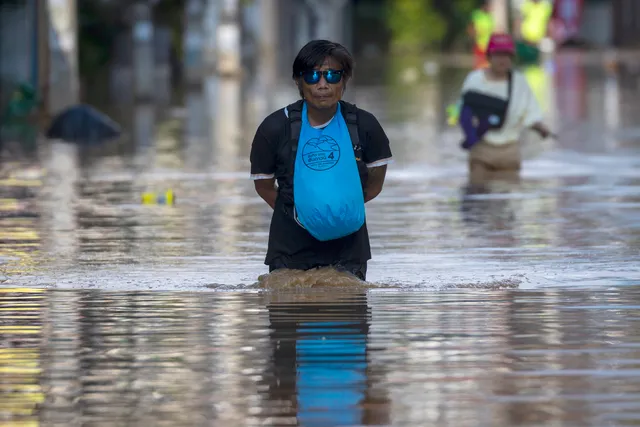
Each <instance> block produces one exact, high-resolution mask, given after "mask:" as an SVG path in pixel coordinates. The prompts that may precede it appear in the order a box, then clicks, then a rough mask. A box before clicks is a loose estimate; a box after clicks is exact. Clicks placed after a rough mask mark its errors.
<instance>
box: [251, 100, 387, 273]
mask: <svg viewBox="0 0 640 427" xmlns="http://www.w3.org/2000/svg"><path fill="white" fill-rule="evenodd" d="M287 114H288V113H287V111H286V109H280V110H278V111H276V112H274V113H272V114H271V115H269V116H268V117H267V118H266V119H264V121H263V122H262V123H261V124H260V126H259V127H258V130H257V131H256V135H255V137H254V139H253V143H252V146H251V177H252V178H253V179H270V178H274V177H275V178H276V180H277V182H278V197H277V199H276V205H275V209H274V212H273V216H272V218H271V227H270V230H269V247H268V249H267V256H266V259H265V264H267V265H270V264H273V263H275V262H277V263H278V264H281V265H282V264H283V265H287V266H288V267H289V268H299V269H306V268H310V267H312V266H316V265H332V264H336V263H340V262H342V263H345V262H356V263H364V262H366V261H368V260H369V259H371V249H370V247H369V233H368V232H367V225H366V223H365V224H364V225H363V226H362V228H360V230H358V231H357V232H355V233H353V234H351V235H349V236H346V237H343V238H340V239H336V240H330V241H326V242H321V241H319V240H316V239H315V238H314V237H313V236H312V235H311V234H309V232H307V231H306V230H305V229H304V228H302V227H301V226H300V225H298V223H297V222H296V220H295V219H294V216H293V203H292V200H289V197H283V196H282V193H287V194H292V193H293V191H292V184H291V183H292V178H291V177H289V176H288V175H287V173H288V170H289V166H290V164H291V160H292V159H291V143H290V139H289V119H288V117H287ZM357 118H358V136H359V138H360V144H361V145H362V150H363V159H362V160H363V161H364V162H365V163H366V164H367V167H368V168H373V167H377V166H382V165H386V164H387V163H388V162H389V161H390V160H391V148H390V147H389V139H388V138H387V136H386V134H385V133H384V130H383V129H382V126H380V123H378V120H377V119H376V118H375V117H374V116H373V114H371V113H369V112H367V111H365V110H362V109H358V112H357ZM332 120H335V119H332ZM327 124H328V123H327ZM283 190H284V191H283Z"/></svg>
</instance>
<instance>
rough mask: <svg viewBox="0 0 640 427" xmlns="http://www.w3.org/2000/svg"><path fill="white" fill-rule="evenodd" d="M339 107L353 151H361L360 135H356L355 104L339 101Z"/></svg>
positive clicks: (356, 117) (356, 114) (356, 108)
mask: <svg viewBox="0 0 640 427" xmlns="http://www.w3.org/2000/svg"><path fill="white" fill-rule="evenodd" d="M340 106H341V109H342V115H343V116H344V121H345V122H346V123H347V129H348V130H349V136H350V137H351V144H352V145H353V150H354V151H358V150H361V149H362V147H360V135H358V107H356V105H355V104H350V103H348V102H344V101H340Z"/></svg>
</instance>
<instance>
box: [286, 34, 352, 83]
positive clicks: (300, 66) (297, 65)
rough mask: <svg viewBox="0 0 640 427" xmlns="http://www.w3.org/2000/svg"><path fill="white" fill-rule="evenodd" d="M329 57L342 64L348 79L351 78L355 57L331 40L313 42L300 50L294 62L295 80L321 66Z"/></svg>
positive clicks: (341, 66)
mask: <svg viewBox="0 0 640 427" xmlns="http://www.w3.org/2000/svg"><path fill="white" fill-rule="evenodd" d="M327 57H331V58H333V59H335V60H336V61H337V62H338V63H339V64H340V69H342V71H343V72H344V74H343V75H344V77H345V78H346V79H349V78H351V76H352V74H353V68H354V65H355V64H354V61H353V57H352V56H351V54H350V53H349V51H348V50H347V48H346V47H344V46H342V45H341V44H339V43H334V42H331V41H329V40H312V41H310V42H309V43H307V44H306V45H304V47H303V48H302V49H300V52H298V56H296V59H295V60H294V61H293V78H294V79H296V78H298V77H300V74H301V73H303V72H305V71H309V70H312V69H314V68H315V67H319V66H321V65H322V63H323V62H324V60H325V59H326V58H327Z"/></svg>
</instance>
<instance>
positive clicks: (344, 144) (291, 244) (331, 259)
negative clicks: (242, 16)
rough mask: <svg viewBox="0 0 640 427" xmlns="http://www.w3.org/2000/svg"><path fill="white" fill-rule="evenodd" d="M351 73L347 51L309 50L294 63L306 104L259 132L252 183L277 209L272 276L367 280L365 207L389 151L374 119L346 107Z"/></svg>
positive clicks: (329, 46)
mask: <svg viewBox="0 0 640 427" xmlns="http://www.w3.org/2000/svg"><path fill="white" fill-rule="evenodd" d="M353 69H354V61H353V58H352V57H351V54H350V53H349V52H348V51H347V49H346V48H345V47H344V46H342V45H340V44H338V43H333V42H331V41H328V40H313V41H311V42H309V43H307V45H305V46H304V47H303V48H302V49H301V50H300V52H299V53H298V55H297V57H296V58H295V60H294V62H293V80H294V82H295V84H296V86H297V87H298V90H299V92H300V97H301V99H300V100H298V101H296V102H294V103H292V104H290V105H288V106H287V107H285V108H282V109H279V110H277V111H275V112H274V113H272V114H270V115H269V116H268V117H267V118H266V119H264V121H263V122H262V123H261V124H260V126H259V127H258V129H257V131H256V134H255V137H254V139H253V143H252V146H251V178H252V179H253V180H254V183H255V188H256V192H257V193H258V195H259V196H260V197H261V198H262V199H263V200H264V201H265V202H266V203H267V204H268V205H269V206H271V208H273V216H272V218H271V226H270V230H269V244H268V248H267V255H266V258H265V264H266V265H268V266H269V271H270V272H273V271H275V270H279V269H294V270H310V269H313V268H318V267H329V266H331V267H334V268H335V269H336V270H338V271H346V272H349V273H352V274H354V275H355V276H357V277H358V278H360V279H361V280H366V273H367V261H368V260H369V259H371V249H370V246H369V233H368V231H367V225H366V219H365V203H367V202H369V201H371V200H373V199H374V198H375V197H377V196H378V195H379V194H380V192H381V191H382V187H383V184H384V179H385V174H386V170H387V164H388V163H389V162H390V161H391V149H390V147H389V139H388V138H387V136H386V134H385V133H384V131H383V129H382V127H381V126H380V123H378V120H377V119H376V118H375V117H374V116H373V115H372V114H371V113H369V112H367V111H365V110H362V109H360V108H357V107H356V106H355V105H353V104H349V103H347V102H345V101H342V96H343V94H344V92H345V89H346V87H347V83H348V82H349V79H350V78H351V77H352V75H353ZM276 181H277V184H278V185H277V187H276V185H275V184H276Z"/></svg>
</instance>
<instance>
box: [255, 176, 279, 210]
mask: <svg viewBox="0 0 640 427" xmlns="http://www.w3.org/2000/svg"><path fill="white" fill-rule="evenodd" d="M254 185H255V187H256V192H257V193H258V195H259V196H260V197H262V200H264V201H265V202H267V204H268V205H269V206H271V209H275V207H276V198H277V197H278V190H277V189H276V179H275V178H271V179H256V180H255V181H254Z"/></svg>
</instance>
